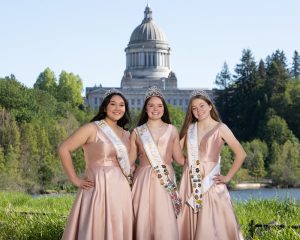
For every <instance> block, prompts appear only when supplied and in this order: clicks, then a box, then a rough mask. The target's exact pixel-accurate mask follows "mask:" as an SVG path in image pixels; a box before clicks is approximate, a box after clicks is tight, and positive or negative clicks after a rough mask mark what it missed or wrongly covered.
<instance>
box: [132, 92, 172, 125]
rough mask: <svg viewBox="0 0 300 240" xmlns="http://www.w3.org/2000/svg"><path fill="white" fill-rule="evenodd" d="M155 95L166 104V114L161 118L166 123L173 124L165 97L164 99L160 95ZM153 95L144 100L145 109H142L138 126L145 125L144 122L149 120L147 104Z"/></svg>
mask: <svg viewBox="0 0 300 240" xmlns="http://www.w3.org/2000/svg"><path fill="white" fill-rule="evenodd" d="M153 97H158V98H159V99H160V100H161V102H162V104H163V106H164V114H163V115H162V117H161V120H162V121H163V122H165V123H168V124H171V120H170V114H169V110H168V106H167V104H166V102H165V99H163V98H162V97H160V96H153ZM153 97H149V98H147V99H146V101H145V102H144V106H143V109H142V111H141V114H140V118H139V121H138V124H137V126H141V125H143V124H144V123H146V122H147V121H148V114H147V112H146V108H147V104H148V102H149V100H150V99H151V98H153Z"/></svg>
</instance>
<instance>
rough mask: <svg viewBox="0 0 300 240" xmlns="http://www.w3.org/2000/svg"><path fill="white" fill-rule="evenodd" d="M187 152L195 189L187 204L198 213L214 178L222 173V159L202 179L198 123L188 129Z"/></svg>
mask: <svg viewBox="0 0 300 240" xmlns="http://www.w3.org/2000/svg"><path fill="white" fill-rule="evenodd" d="M187 150H188V163H189V169H190V176H191V185H192V189H193V192H192V196H191V197H190V198H189V199H188V200H187V203H188V204H189V205H190V206H191V207H192V208H193V209H194V212H198V211H199V210H200V208H201V206H202V196H203V194H204V193H205V192H207V191H208V190H209V189H210V188H211V186H212V185H213V184H214V180H213V177H214V176H215V175H216V174H219V173H220V157H219V161H218V163H217V165H216V166H215V167H214V168H213V169H212V170H211V172H210V173H209V174H208V175H207V176H206V177H205V178H204V179H202V177H201V174H200V156H199V150H198V132H197V123H193V124H191V125H190V126H189V128H188V131H187Z"/></svg>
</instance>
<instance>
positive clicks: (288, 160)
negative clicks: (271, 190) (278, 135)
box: [270, 140, 300, 186]
mask: <svg viewBox="0 0 300 240" xmlns="http://www.w3.org/2000/svg"><path fill="white" fill-rule="evenodd" d="M280 148H281V149H280V151H277V154H276V155H275V156H274V157H275V159H274V162H273V164H271V166H270V168H271V177H272V181H273V183H274V184H280V185H284V186H299V185H300V179H299V175H300V144H299V143H295V142H292V141H289V140H287V141H286V142H285V143H284V144H283V145H282V146H281V147H280Z"/></svg>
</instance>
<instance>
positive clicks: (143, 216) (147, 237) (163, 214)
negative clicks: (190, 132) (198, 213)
mask: <svg viewBox="0 0 300 240" xmlns="http://www.w3.org/2000/svg"><path fill="white" fill-rule="evenodd" d="M172 127H173V126H172V125H168V127H167V130H166V132H165V133H162V136H161V137H160V138H159V140H158V143H157V145H158V151H159V153H160V156H161V157H162V158H163V160H164V162H165V163H166V165H167V169H168V171H169V174H170V178H171V179H172V180H173V179H174V178H175V175H174V169H173V167H172V161H173V160H172V149H173V143H174V139H175V137H176V136H174V134H172ZM136 143H137V146H138V157H139V161H140V162H139V166H138V167H137V169H136V171H135V176H134V184H133V189H132V192H133V209H134V217H135V220H134V226H135V227H134V228H135V229H134V239H136V240H177V239H178V228H177V222H176V216H175V212H174V209H173V205H172V202H171V198H170V196H169V194H168V192H167V191H166V189H165V188H164V187H163V186H162V185H160V183H159V181H158V178H157V176H156V175H155V173H154V171H153V169H152V167H151V165H150V162H149V160H148V158H147V156H146V153H145V150H144V148H143V144H142V142H141V140H140V138H139V137H137V140H136Z"/></svg>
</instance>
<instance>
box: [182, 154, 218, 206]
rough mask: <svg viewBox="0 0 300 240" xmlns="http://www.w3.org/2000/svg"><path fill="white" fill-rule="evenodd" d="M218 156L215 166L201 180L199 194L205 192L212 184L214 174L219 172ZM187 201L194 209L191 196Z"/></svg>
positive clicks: (213, 182)
mask: <svg viewBox="0 0 300 240" xmlns="http://www.w3.org/2000/svg"><path fill="white" fill-rule="evenodd" d="M220 170H221V168H220V158H219V161H218V163H217V164H216V166H214V168H213V169H212V170H211V171H210V173H209V174H208V175H207V176H206V177H205V178H204V179H203V180H202V187H201V188H200V194H202V195H203V194H204V193H206V192H207V191H208V190H209V189H210V188H211V187H212V186H213V185H214V184H215V181H214V179H213V178H214V176H215V175H217V174H220ZM187 203H188V204H189V205H190V206H191V207H192V208H194V209H195V207H196V206H195V203H194V197H193V196H191V197H190V198H189V199H188V200H187Z"/></svg>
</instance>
